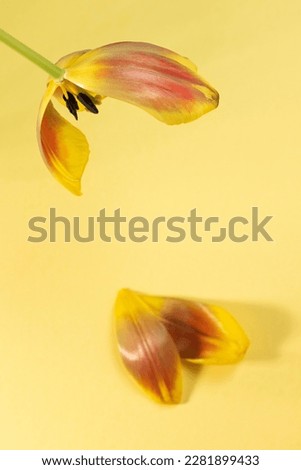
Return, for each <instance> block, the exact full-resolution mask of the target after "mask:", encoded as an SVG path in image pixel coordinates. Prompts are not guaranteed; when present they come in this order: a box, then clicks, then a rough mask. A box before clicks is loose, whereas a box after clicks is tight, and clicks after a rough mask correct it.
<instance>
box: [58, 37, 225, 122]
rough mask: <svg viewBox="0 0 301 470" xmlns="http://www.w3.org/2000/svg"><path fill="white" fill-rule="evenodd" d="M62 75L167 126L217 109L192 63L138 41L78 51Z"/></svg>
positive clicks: (214, 97) (215, 95)
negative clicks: (141, 109) (151, 116)
mask: <svg viewBox="0 0 301 470" xmlns="http://www.w3.org/2000/svg"><path fill="white" fill-rule="evenodd" d="M65 79H67V80H69V81H71V82H73V83H75V84H76V85H77V86H79V87H81V88H84V89H86V90H88V91H90V92H91V93H92V94H97V95H100V96H110V97H112V98H116V99H119V100H122V101H126V102H128V103H131V104H134V105H136V106H139V107H141V108H143V109H144V110H145V111H147V112H149V113H150V114H152V115H153V116H155V117H156V118H157V119H159V120H160V121H163V122H165V123H167V124H180V123H183V122H189V121H192V120H194V119H197V118H198V117H200V116H201V115H203V114H205V113H207V112H208V111H211V110H212V109H214V108H216V106H217V105H218V100H219V96H218V93H217V91H216V90H215V89H214V88H212V87H211V86H210V85H209V84H208V83H207V82H206V81H205V80H204V79H202V78H201V77H200V76H199V75H198V74H197V73H196V66H195V65H194V64H193V63H192V62H190V61H189V60H188V59H186V58H185V57H182V56H180V55H178V54H176V53H174V52H172V51H169V50H168V49H164V48H162V47H159V46H155V45H153V44H148V43H142V42H120V43H114V44H109V45H107V46H103V47H100V48H98V49H94V50H90V51H87V52H86V53H82V54H80V55H79V56H78V58H77V59H75V60H73V61H72V63H71V65H70V66H69V67H68V68H67V69H66V72H65Z"/></svg>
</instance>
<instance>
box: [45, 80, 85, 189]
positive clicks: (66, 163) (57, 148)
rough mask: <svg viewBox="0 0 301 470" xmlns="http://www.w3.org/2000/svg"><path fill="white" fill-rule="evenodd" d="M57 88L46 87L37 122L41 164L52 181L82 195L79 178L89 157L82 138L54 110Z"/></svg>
mask: <svg viewBox="0 0 301 470" xmlns="http://www.w3.org/2000/svg"><path fill="white" fill-rule="evenodd" d="M58 86H59V85H58V84H55V83H54V82H50V83H49V84H48V88H47V91H46V94H45V96H44V98H43V100H42V103H41V107H40V112H39V118H38V128H37V134H38V141H39V146H40V150H41V153H42V155H43V158H44V161H45V163H46V165H47V166H48V168H49V170H50V171H51V173H52V174H53V175H54V177H55V178H56V179H57V180H58V181H59V182H60V183H61V184H62V185H63V186H65V188H67V189H68V190H69V191H71V192H72V193H73V194H76V195H80V194H81V177H82V174H83V171H84V169H85V166H86V164H87V161H88V157H89V145H88V142H87V139H86V137H85V136H84V134H83V133H82V132H81V131H79V130H78V129H77V128H76V127H74V126H73V125H72V124H70V123H69V122H68V121H67V120H66V119H65V118H63V117H62V116H61V115H60V114H59V113H58V112H57V111H56V109H55V108H54V106H53V104H52V102H51V97H52V96H53V94H54V93H55V91H56V89H57V87H58Z"/></svg>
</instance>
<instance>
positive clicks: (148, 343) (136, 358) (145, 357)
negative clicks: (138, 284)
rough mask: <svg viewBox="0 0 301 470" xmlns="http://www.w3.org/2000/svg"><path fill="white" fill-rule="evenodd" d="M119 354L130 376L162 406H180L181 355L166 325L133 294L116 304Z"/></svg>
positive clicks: (122, 294) (121, 296)
mask: <svg viewBox="0 0 301 470" xmlns="http://www.w3.org/2000/svg"><path fill="white" fill-rule="evenodd" d="M115 320H116V332H117V341H118V347H119V352H120V355H121V358H122V360H123V363H124V365H125V366H126V368H127V370H128V372H129V373H130V374H131V375H132V377H133V378H134V379H135V381H136V382H137V383H138V384H139V385H140V386H142V387H143V389H144V390H145V392H146V393H147V394H148V395H150V396H151V397H152V398H154V399H155V400H157V401H160V402H161V403H179V402H180V400H181V390H182V380H181V364H180V358H179V354H178V352H177V349H176V347H175V344H174V342H173V341H172V339H171V337H170V335H169V334H168V332H167V330H166V328H165V327H164V325H163V324H162V323H161V322H160V321H159V320H158V318H156V317H154V316H153V315H152V314H150V313H149V312H148V309H147V308H145V304H143V303H141V301H140V299H139V297H138V296H137V295H136V294H135V293H133V292H132V291H130V290H127V289H123V290H122V291H120V292H119V294H118V297H117V300H116V304H115Z"/></svg>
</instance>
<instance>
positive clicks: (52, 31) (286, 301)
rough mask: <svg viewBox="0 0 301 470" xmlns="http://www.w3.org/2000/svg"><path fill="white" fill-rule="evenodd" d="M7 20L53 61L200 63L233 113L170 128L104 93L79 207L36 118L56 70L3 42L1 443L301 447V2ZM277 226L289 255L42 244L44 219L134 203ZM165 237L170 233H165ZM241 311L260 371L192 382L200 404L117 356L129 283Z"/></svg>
mask: <svg viewBox="0 0 301 470" xmlns="http://www.w3.org/2000/svg"><path fill="white" fill-rule="evenodd" d="M0 3H1V27H2V28H3V29H6V30H8V31H10V33H11V34H13V35H15V36H17V37H18V38H19V39H21V40H23V41H24V42H26V43H27V44H28V45H30V46H31V47H33V48H35V49H37V50H39V51H40V52H41V53H42V54H44V55H45V56H47V57H48V58H49V59H51V60H54V61H55V60H57V59H58V58H60V57H61V56H62V55H64V54H66V53H69V52H72V51H74V50H80V49H85V48H93V47H97V46H100V45H103V44H107V43H110V42H115V41H121V40H140V41H148V42H153V43H155V44H159V45H162V46H165V47H168V48H170V49H172V50H175V51H177V52H179V53H181V54H183V55H186V56H188V57H189V58H190V59H191V60H193V61H194V62H195V63H196V64H198V67H199V70H200V73H201V74H202V75H203V76H204V77H205V78H206V79H207V80H208V81H209V82H210V83H211V84H212V85H213V86H215V87H216V88H217V89H218V90H219V92H220V95H221V102H220V107H219V108H218V109H217V110H216V111H214V112H212V113H210V114H208V115H206V116H204V117H203V118H201V119H200V120H197V121H195V122H193V123H191V124H188V125H183V126H179V127H168V126H165V125H163V124H161V123H160V122H158V121H156V120H154V119H153V118H152V117H151V116H149V115H147V114H146V113H144V112H143V111H141V110H139V109H136V108H134V107H131V106H129V105H127V104H124V103H121V102H117V101H113V100H109V99H108V100H107V101H105V102H104V103H103V105H102V109H101V112H100V115H99V116H96V117H95V116H92V115H90V116H85V117H84V118H83V119H80V121H81V122H82V124H83V127H84V128H85V129H86V131H87V135H88V138H89V141H90V145H91V158H90V162H89V165H88V167H87V170H86V173H85V176H84V180H83V191H84V195H83V196H82V197H81V198H77V197H75V196H72V195H71V194H69V193H68V192H67V191H66V190H65V189H64V188H62V187H61V186H60V185H59V184H58V183H57V182H56V181H55V180H54V179H53V178H52V177H51V175H50V174H49V173H48V171H47V169H46V167H45V166H44V163H43V162H42V159H41V157H40V155H39V151H38V147H37V142H36V137H35V122H36V116H37V109H38V106H39V102H40V99H41V96H42V94H43V92H44V89H45V82H46V75H45V73H43V72H42V71H41V70H39V69H38V68H36V67H35V66H34V65H33V64H31V63H30V62H28V61H26V60H25V59H24V58H22V57H20V56H18V55H17V54H16V53H15V52H13V51H11V50H10V49H8V48H7V47H6V46H4V45H2V44H0V54H1V74H0V103H1V105H0V128H1V140H0V153H1V176H0V178H1V184H0V191H1V196H0V218H1V230H0V243H1V254H0V256H1V270H0V285H1V296H0V308H1V311H0V325H1V326H0V328H1V329H0V427H1V429H0V447H1V448H2V449H168V448H169V449H177V448H179V449H202V448H203V449H214V448H219V449H227V448H237V449H243V448H246V449H254V448H255V449H256V448H258V449H265V448H270V449H277V448H282V449H297V448H300V445H301V426H300V425H301V406H300V405H301V401H300V392H301V367H300V361H301V341H300V332H301V326H300V322H301V313H300V312H301V310H300V304H301V302H300V300H301V299H300V278H301V276H300V266H301V253H300V236H301V231H300V229H301V224H300V209H301V204H300V196H301V190H300V173H301V154H300V153H301V152H300V135H301V132H300V73H301V66H300V32H299V28H300V15H301V4H300V1H299V0H287V1H283V0H270V1H268V0H245V1H241V0H211V1H203V0H185V1H172V0H168V1H162V0H160V1H159V0H152V1H145V0H143V1H141V0H140V1H138V0H122V1H121V0H115V1H114V2H112V1H111V2H109V1H105V0H103V1H101V0H89V1H86V2H83V1H82V0H65V1H61V0H52V1H51V2H49V1H46V0H31V1H26V2H24V1H23V0H1V2H0ZM252 206H257V207H259V210H260V214H261V215H262V216H265V215H272V216H273V219H272V221H271V222H270V223H269V226H268V227H269V231H270V233H271V235H272V237H273V238H274V242H270V243H269V242H267V241H265V240H264V239H262V238H261V239H260V240H259V241H258V242H257V243H255V242H251V241H247V242H244V243H240V244H239V243H233V242H231V241H230V240H226V241H224V242H223V243H218V244H213V243H211V242H210V240H208V239H207V241H206V242H204V243H196V242H193V241H191V240H189V239H188V238H187V239H186V240H185V241H184V242H182V243H178V244H172V243H167V242H165V241H164V239H161V240H160V242H159V243H151V242H149V241H148V242H145V243H140V244H138V243H133V242H131V241H129V242H127V243H119V242H117V241H114V242H112V243H111V244H109V243H104V242H102V241H101V240H99V239H96V240H95V242H94V243H87V244H80V243H77V242H75V241H73V242H71V243H69V244H65V243H64V242H63V241H62V239H60V240H59V241H58V242H57V243H49V242H44V243H40V244H34V243H30V242H28V241H27V237H28V236H29V235H30V232H29V229H28V220H29V219H30V218H31V217H33V216H37V215H41V216H45V217H47V216H48V212H49V208H50V207H55V208H56V209H57V212H58V213H59V214H60V215H65V216H67V217H74V216H80V217H81V221H82V224H83V227H84V224H85V222H86V220H87V217H88V216H97V213H98V211H99V209H102V208H106V209H107V212H108V213H109V214H112V212H113V211H114V209H117V208H121V210H122V213H123V214H124V215H125V216H127V217H128V218H130V217H133V216H135V215H142V216H144V217H147V218H149V219H152V218H154V217H156V216H160V215H165V216H167V217H171V216H176V215H178V216H184V217H186V216H187V215H188V213H189V211H190V209H193V208H197V210H198V213H199V214H200V215H203V216H204V217H209V216H220V217H221V218H222V219H223V220H225V221H226V220H228V219H229V218H231V217H233V216H236V215H242V216H245V217H249V215H250V211H251V207H252ZM163 238H164V237H163ZM126 286H127V287H131V288H134V289H136V290H140V291H144V292H147V293H154V294H156V293H157V294H164V295H168V294H170V295H178V296H188V297H196V298H200V299H205V300H211V301H214V302H215V303H217V304H220V305H223V306H225V307H227V308H228V309H230V310H231V311H232V312H233V314H234V315H235V316H236V317H237V318H238V319H239V321H240V322H241V324H242V326H243V327H244V328H245V330H246V331H247V332H248V334H249V336H250V339H251V347H250V350H249V352H248V354H247V356H246V358H245V360H244V361H243V362H241V363H240V364H238V365H235V366H223V367H222V366H211V367H204V368H203V369H200V370H194V371H193V373H192V372H191V371H190V373H191V374H192V375H193V376H192V377H187V378H186V386H187V388H188V390H187V391H186V395H187V397H186V398H187V399H186V401H185V403H184V404H182V405H180V406H169V407H164V406H160V405H157V404H156V403H153V402H151V401H149V400H148V398H147V397H145V396H144V395H143V394H141V393H140V390H139V389H138V388H136V387H135V385H134V384H133V383H132V382H131V381H130V380H129V379H128V377H127V375H126V373H124V370H123V369H122V367H121V365H120V364H119V362H118V359H117V355H116V351H115V345H114V343H113V336H112V305H113V302H114V298H115V295H116V292H117V291H118V289H120V288H121V287H126Z"/></svg>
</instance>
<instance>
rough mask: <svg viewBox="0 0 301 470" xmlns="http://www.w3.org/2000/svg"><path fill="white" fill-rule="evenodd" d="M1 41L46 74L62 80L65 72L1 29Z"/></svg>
mask: <svg viewBox="0 0 301 470" xmlns="http://www.w3.org/2000/svg"><path fill="white" fill-rule="evenodd" d="M0 41H2V42H4V44H6V45H7V46H9V47H11V48H12V49H14V50H15V51H17V52H19V53H20V54H21V55H23V56H24V57H26V58H27V59H29V60H30V61H31V62H33V63H34V64H36V65H37V66H38V67H40V68H41V69H43V70H44V71H45V72H47V73H49V75H51V76H52V77H53V78H55V79H58V80H59V79H62V78H63V75H64V70H63V69H61V68H60V67H58V66H57V65H55V64H53V63H52V62H50V61H49V60H48V59H46V58H45V57H43V56H42V55H40V54H38V52H35V51H33V50H32V49H30V47H28V46H25V44H23V43H22V42H20V41H18V39H15V38H14V37H13V36H11V35H10V34H8V33H6V32H5V31H3V29H1V28H0Z"/></svg>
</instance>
